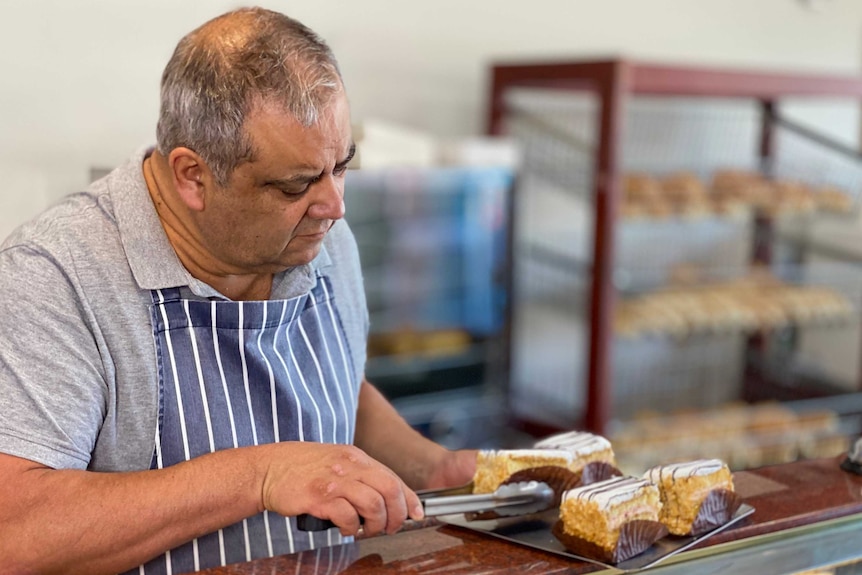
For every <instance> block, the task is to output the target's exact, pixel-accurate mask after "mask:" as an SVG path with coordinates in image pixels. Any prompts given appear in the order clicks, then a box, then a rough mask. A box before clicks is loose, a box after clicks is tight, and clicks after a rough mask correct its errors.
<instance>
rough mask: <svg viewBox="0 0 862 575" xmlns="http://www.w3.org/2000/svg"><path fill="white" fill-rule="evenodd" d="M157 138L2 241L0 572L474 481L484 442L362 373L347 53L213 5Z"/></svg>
mask: <svg viewBox="0 0 862 575" xmlns="http://www.w3.org/2000/svg"><path fill="white" fill-rule="evenodd" d="M157 140H158V145H157V147H156V149H154V150H142V151H141V152H140V153H138V154H136V155H135V156H133V157H132V158H131V160H130V161H129V162H128V163H127V164H126V165H124V166H121V167H120V168H118V169H117V170H115V171H114V172H113V173H111V174H110V175H109V176H107V177H106V178H104V179H102V180H100V181H98V182H96V183H94V184H93V185H92V186H91V187H90V188H89V190H88V191H87V192H85V193H83V194H78V195H75V196H71V197H69V198H67V199H66V200H64V201H63V202H62V203H61V204H59V205H58V206H55V207H54V208H52V209H51V210H49V211H48V212H46V213H45V214H43V215H42V216H40V217H39V218H37V219H36V220H35V221H33V222H31V223H29V224H27V225H25V226H23V227H22V228H21V229H19V230H17V231H16V233H14V234H13V236H12V237H10V238H9V239H8V240H7V241H6V242H5V243H4V245H3V247H2V250H0V288H2V291H0V293H2V296H0V316H2V317H3V322H0V323H2V325H0V334H2V336H0V337H2V341H3V344H2V348H0V407H2V409H3V414H4V415H3V417H2V418H0V557H2V570H3V571H4V572H10V573H47V572H51V573H54V572H58V573H59V572H68V573H88V574H95V573H116V572H122V571H126V570H132V572H135V573H182V572H190V571H194V570H198V569H203V568H206V567H211V566H214V565H221V564H226V563H231V562H237V561H246V560H249V559H253V558H256V557H261V556H267V555H273V554H280V553H288V552H292V551H297V550H301V549H306V548H310V547H315V546H322V545H329V544H335V543H338V542H340V540H341V536H343V535H344V536H347V535H352V534H355V533H356V532H357V530H358V529H359V526H360V517H362V518H363V520H364V529H365V531H366V532H367V533H371V534H374V533H379V532H386V533H392V532H394V531H396V530H397V529H399V528H400V527H401V525H402V523H403V522H404V521H405V520H406V519H408V518H411V519H419V518H421V517H422V509H421V506H420V504H419V501H418V498H417V496H416V494H415V493H414V492H413V489H419V488H431V487H439V486H448V485H456V484H462V483H466V482H467V481H469V480H470V478H471V477H472V474H473V472H474V468H475V453H474V452H471V451H457V452H453V451H448V450H445V449H443V448H442V447H440V446H438V445H436V444H433V443H431V442H430V441H428V440H426V439H424V438H423V437H421V436H420V435H419V434H417V433H416V432H415V431H413V430H412V429H410V427H409V426H408V425H407V424H406V423H405V422H404V421H403V420H402V419H401V418H400V417H399V416H398V415H397V413H396V412H395V411H394V410H393V408H392V407H391V405H390V404H389V403H388V402H386V400H385V399H384V398H383V397H382V396H381V395H380V393H379V392H378V391H377V390H375V388H374V387H372V385H371V384H369V383H368V382H367V381H365V380H364V375H363V368H364V362H365V337H366V334H367V328H368V325H367V323H368V317H367V310H366V307H365V299H364V295H363V293H362V279H361V275H360V271H359V265H358V257H357V253H356V246H355V244H354V241H353V238H352V235H351V234H350V231H349V229H348V228H347V226H346V224H345V223H344V222H343V221H342V220H341V218H342V216H343V215H344V204H343V191H344V173H345V170H346V167H347V164H348V163H349V161H350V159H351V156H352V155H353V152H354V144H353V142H352V139H351V133H350V118H349V110H348V104H347V99H346V95H345V92H344V87H343V85H342V81H341V77H340V74H339V72H338V69H337V65H336V62H335V59H334V57H333V56H332V54H331V52H330V51H329V48H328V47H327V46H326V45H325V44H324V43H323V42H322V41H321V40H320V39H319V38H318V37H317V36H316V35H314V33H313V32H311V31H310V30H308V29H307V28H305V27H304V26H302V25H301V24H299V23H298V22H296V21H294V20H291V19H289V18H287V17H285V16H283V15H280V14H277V13H274V12H270V11H266V10H261V9H243V10H238V11H235V12H231V13H228V14H226V15H224V16H222V17H219V18H217V19H215V20H212V21H210V22H208V23H206V24H204V25H203V26H202V27H200V28H199V29H197V30H195V31H193V32H192V33H190V34H189V35H188V36H186V37H185V38H183V39H182V40H181V41H180V43H179V45H178V46H177V49H176V51H175V53H174V55H173V56H172V58H171V60H170V62H169V63H168V65H167V67H166V69H165V72H164V75H163V78H162V101H161V112H160V118H159V123H158V130H157ZM351 444H352V445H351ZM303 513H308V514H312V515H314V516H317V517H321V518H326V519H331V520H332V521H333V522H334V523H335V524H336V525H337V526H338V529H336V530H330V531H328V532H323V533H319V534H313V533H312V534H310V533H306V532H302V531H299V530H297V529H296V523H295V516H297V515H299V514H303ZM138 566H140V567H138Z"/></svg>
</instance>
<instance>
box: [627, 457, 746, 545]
mask: <svg viewBox="0 0 862 575" xmlns="http://www.w3.org/2000/svg"><path fill="white" fill-rule="evenodd" d="M644 478H645V479H647V480H649V481H651V482H652V483H654V484H655V485H656V486H657V487H658V490H659V494H660V496H661V502H662V508H661V514H660V516H659V520H660V521H661V522H662V523H663V524H664V526H665V527H667V530H668V531H669V532H670V533H671V534H673V535H700V534H702V533H705V532H707V531H710V530H712V529H715V528H716V527H718V526H720V525H724V524H725V523H727V522H728V521H730V519H731V518H732V517H733V514H734V513H736V510H737V509H739V506H740V504H741V503H742V501H741V498H740V497H739V496H738V495H737V494H736V493H735V492H734V489H733V476H732V475H731V474H730V469H729V468H728V466H727V464H726V463H724V462H723V461H721V460H720V459H698V460H695V461H686V462H681V463H671V464H668V465H659V466H656V467H653V468H651V469H649V470H648V471H647V472H646V473H645V474H644Z"/></svg>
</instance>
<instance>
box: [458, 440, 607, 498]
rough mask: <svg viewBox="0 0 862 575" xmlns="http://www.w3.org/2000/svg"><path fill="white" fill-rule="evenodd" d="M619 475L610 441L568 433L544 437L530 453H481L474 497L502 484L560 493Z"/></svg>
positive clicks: (486, 451)
mask: <svg viewBox="0 0 862 575" xmlns="http://www.w3.org/2000/svg"><path fill="white" fill-rule="evenodd" d="M615 475H621V473H620V471H619V470H618V469H617V468H616V462H615V460H614V451H613V449H612V447H611V443H610V441H608V440H607V439H605V438H604V437H601V436H599V435H594V434H592V433H587V432H582V431H570V432H566V433H560V434H557V435H552V436H550V437H546V438H545V439H543V440H541V441H539V442H538V443H536V445H535V446H534V447H533V448H532V449H500V450H484V451H480V452H479V454H478V456H477V459H476V474H475V476H474V477H473V492H474V493H490V492H492V491H494V490H496V489H497V488H498V487H499V486H500V485H502V484H504V483H514V482H518V481H543V482H545V483H547V484H548V485H550V486H551V488H553V489H554V493H555V494H556V496H557V497H556V502H559V497H560V496H561V495H562V493H563V491H565V490H566V489H570V488H572V487H575V486H577V485H582V484H586V483H592V482H594V481H599V480H602V479H607V478H609V477H613V476H615Z"/></svg>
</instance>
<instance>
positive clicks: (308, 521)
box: [296, 513, 364, 531]
mask: <svg viewBox="0 0 862 575" xmlns="http://www.w3.org/2000/svg"><path fill="white" fill-rule="evenodd" d="M363 522H364V519H363V518H362V516H361V515H360V516H359V524H360V525H362V523H363ZM333 527H335V523H333V522H332V521H330V520H329V519H321V518H320V517H315V516H314V515H309V514H308V513H303V514H302V515H297V516H296V528H297V529H299V530H300V531H326V530H328V529H332V528H333Z"/></svg>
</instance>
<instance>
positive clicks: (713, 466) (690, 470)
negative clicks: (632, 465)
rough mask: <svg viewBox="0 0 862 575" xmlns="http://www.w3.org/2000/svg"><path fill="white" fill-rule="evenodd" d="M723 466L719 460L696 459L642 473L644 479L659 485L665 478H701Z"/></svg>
mask: <svg viewBox="0 0 862 575" xmlns="http://www.w3.org/2000/svg"><path fill="white" fill-rule="evenodd" d="M724 466H725V465H724V462H723V461H721V460H720V459H698V460H696V461H685V462H683V463H670V464H668V465H659V466H656V467H653V468H652V469H650V470H648V471H647V472H646V473H644V478H646V479H648V480H649V481H652V482H653V483H659V482H660V481H662V480H663V479H666V478H673V479H675V478H679V477H694V476H701V477H702V476H704V475H710V474H712V473H715V472H717V471H720V470H721V469H722V468H723V467H724Z"/></svg>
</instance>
